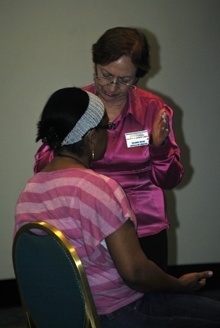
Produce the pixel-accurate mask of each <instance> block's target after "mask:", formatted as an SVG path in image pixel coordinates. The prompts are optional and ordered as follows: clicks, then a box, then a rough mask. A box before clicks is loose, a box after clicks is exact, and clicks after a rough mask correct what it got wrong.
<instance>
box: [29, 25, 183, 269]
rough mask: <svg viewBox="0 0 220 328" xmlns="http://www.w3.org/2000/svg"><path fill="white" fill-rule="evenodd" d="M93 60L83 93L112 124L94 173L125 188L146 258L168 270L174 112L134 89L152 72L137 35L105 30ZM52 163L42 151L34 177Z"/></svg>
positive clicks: (179, 172) (175, 170)
mask: <svg viewBox="0 0 220 328" xmlns="http://www.w3.org/2000/svg"><path fill="white" fill-rule="evenodd" d="M92 55H93V63H94V84H91V85H89V86H87V87H85V88H84V90H87V91H90V92H92V93H94V94H96V95H98V96H99V97H100V98H101V100H102V101H103V103H104V105H105V108H106V111H107V114H108V117H109V122H110V123H113V124H112V130H110V131H108V147H107V151H106V153H105V156H104V158H103V159H101V160H99V161H96V162H94V163H92V168H93V169H94V170H95V171H97V172H100V173H102V174H104V175H107V176H109V177H111V178H113V179H115V180H116V181H117V182H119V184H120V185H121V186H122V187H123V189H124V191H125V193H126V195H127V197H128V199H129V201H130V204H131V207H132V209H133V211H134V212H135V214H136V218H137V222H138V236H139V240H140V244H141V247H142V249H143V251H144V253H145V254H146V256H147V257H148V258H149V259H151V260H152V261H154V262H155V263H156V264H157V265H159V266H160V267H161V268H162V269H163V270H166V269H167V233H166V230H167V228H168V227H169V222H168V218H167V214H166V205H165V199H164V193H163V189H171V188H174V187H175V186H177V185H178V184H179V182H180V181H181V179H182V176H183V167H182V165H181V164H180V149H179V147H178V145H177V144H176V142H175V138H174V133H173V129H172V117H173V111H172V109H171V108H170V107H169V106H168V105H167V104H165V103H164V101H163V100H162V99H160V98H159V97H158V96H156V95H154V94H152V93H150V92H148V91H146V90H143V89H140V88H138V87H137V82H138V80H139V78H142V77H143V76H145V75H146V74H147V73H148V71H149V69H150V58H149V45H148V42H147V39H146V37H145V35H144V34H143V33H142V32H141V31H139V30H137V29H134V28H127V27H116V28H112V29H109V30H107V31H106V32H105V33H104V34H103V35H102V36H101V37H100V38H99V39H98V41H97V42H96V43H95V44H93V46H92ZM52 157H53V154H51V153H50V154H49V153H47V149H46V148H45V146H42V147H41V148H40V149H39V151H38V153H37V154H36V163H35V172H36V171H39V170H41V168H42V167H43V166H44V165H45V163H47V162H48V161H49V160H51V158H52Z"/></svg>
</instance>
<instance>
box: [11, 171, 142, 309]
mask: <svg viewBox="0 0 220 328" xmlns="http://www.w3.org/2000/svg"><path fill="white" fill-rule="evenodd" d="M129 218H130V219H131V220H132V221H133V222H134V223H135V226H136V219H135V216H134V214H133V212H132V210H131V208H130V206H129V203H128V200H127V198H126V196H125V194H124V192H123V190H122V189H121V187H120V186H119V185H118V183H117V182H116V181H115V180H113V179H111V178H108V177H106V176H103V175H100V174H98V173H95V172H94V171H93V170H89V169H78V168H72V169H65V170H58V171H53V172H49V173H48V172H42V173H38V174H36V175H35V176H34V177H33V178H32V179H30V181H29V182H28V183H27V185H26V187H25V189H24V191H23V192H22V193H21V195H20V197H19V199H18V202H17V206H16V225H15V232H16V231H17V230H18V228H19V227H20V226H21V225H23V224H24V223H27V222H30V221H35V220H43V221H46V222H48V223H50V224H52V225H54V226H55V227H57V228H58V229H59V230H61V231H62V232H63V233H64V234H65V235H66V237H67V238H68V239H69V240H70V242H71V243H72V244H73V245H74V247H75V248H76V251H77V252H78V255H79V257H80V258H81V260H82V263H83V265H84V268H85V271H86V274H87V277H88V281H89V284H90V287H91V290H92V294H93V297H94V301H95V304H96V308H97V312H98V314H107V313H111V312H113V311H115V310H117V309H119V308H121V307H123V306H125V305H127V304H129V303H131V302H133V301H135V300H137V299H139V298H140V297H141V296H142V295H143V294H142V293H139V292H136V291H134V290H132V289H130V288H129V287H128V286H127V285H125V284H124V282H123V281H122V279H121V277H120V276H119V274H118V272H117V270H116V268H115V266H114V264H113V261H112V258H111V256H110V254H109V252H108V250H107V249H106V247H105V245H104V240H105V238H106V237H107V236H108V235H110V234H111V233H113V232H114V231H116V230H117V229H118V228H119V227H120V226H122V225H123V223H124V222H125V221H126V220H128V219H129Z"/></svg>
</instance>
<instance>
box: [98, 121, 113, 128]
mask: <svg viewBox="0 0 220 328" xmlns="http://www.w3.org/2000/svg"><path fill="white" fill-rule="evenodd" d="M115 128H116V124H115V123H112V122H111V123H108V124H104V125H97V126H96V129H105V130H115Z"/></svg>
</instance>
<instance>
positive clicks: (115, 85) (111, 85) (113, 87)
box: [108, 79, 119, 91]
mask: <svg viewBox="0 0 220 328" xmlns="http://www.w3.org/2000/svg"><path fill="white" fill-rule="evenodd" d="M118 87H119V84H118V82H117V79H115V80H113V81H111V82H110V83H109V84H108V89H109V91H114V90H116V89H117V88H118Z"/></svg>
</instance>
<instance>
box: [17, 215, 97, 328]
mask: <svg viewBox="0 0 220 328" xmlns="http://www.w3.org/2000/svg"><path fill="white" fill-rule="evenodd" d="M12 253H13V265H14V271H15V275H16V280H17V284H18V288H19V292H20V297H21V301H22V305H23V308H24V310H25V313H26V315H27V320H28V324H29V327H37V328H38V327H39V328H50V327H51V328H55V327H59V328H61V327H65V328H66V327H76V328H82V327H92V328H97V327H99V323H98V315H97V312H96V309H95V305H94V301H93V297H92V294H91V290H90V287H89V284H88V281H87V277H86V274H85V271H84V268H83V265H82V262H81V260H80V259H79V257H78V255H77V253H76V250H75V249H74V247H73V245H72V244H71V243H70V242H69V241H68V240H67V239H66V237H65V236H64V235H63V234H62V233H61V232H60V231H59V230H57V229H56V228H55V227H53V226H51V225H50V224H48V223H46V222H42V221H37V222H31V223H28V224H25V225H24V226H22V227H21V228H20V229H19V230H18V232H17V233H16V235H15V239H14V242H13V250H12Z"/></svg>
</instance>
